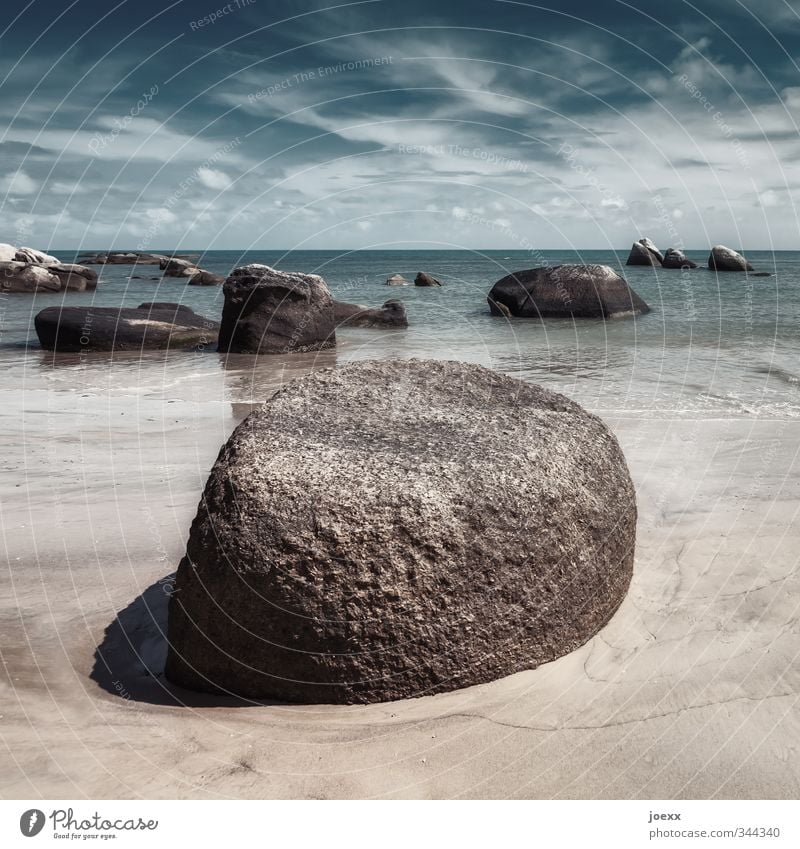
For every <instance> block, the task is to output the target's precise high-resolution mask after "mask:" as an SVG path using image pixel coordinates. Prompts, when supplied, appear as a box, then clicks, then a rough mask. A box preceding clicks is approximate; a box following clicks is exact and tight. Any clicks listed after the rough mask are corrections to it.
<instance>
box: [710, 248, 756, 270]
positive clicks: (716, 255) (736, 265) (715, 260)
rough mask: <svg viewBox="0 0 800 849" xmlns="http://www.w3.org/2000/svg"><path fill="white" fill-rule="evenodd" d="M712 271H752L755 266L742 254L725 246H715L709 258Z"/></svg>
mask: <svg viewBox="0 0 800 849" xmlns="http://www.w3.org/2000/svg"><path fill="white" fill-rule="evenodd" d="M708 267H709V268H710V269H711V270H712V271H752V270H753V266H752V265H750V263H749V262H748V261H747V260H746V259H745V258H744V257H743V256H742V255H741V254H740V253H737V252H736V251H734V250H732V249H731V248H726V247H725V245H715V246H714V247H713V248H711V253H710V255H709V257H708Z"/></svg>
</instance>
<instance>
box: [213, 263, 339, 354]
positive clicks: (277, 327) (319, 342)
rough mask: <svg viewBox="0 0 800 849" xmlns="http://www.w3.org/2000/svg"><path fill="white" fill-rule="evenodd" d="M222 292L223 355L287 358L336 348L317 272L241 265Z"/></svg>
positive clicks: (330, 304)
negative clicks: (301, 272)
mask: <svg viewBox="0 0 800 849" xmlns="http://www.w3.org/2000/svg"><path fill="white" fill-rule="evenodd" d="M223 294H224V296H225V303H224V306H223V308H222V324H221V326H220V331H219V350H220V351H222V352H224V353H239V354H287V353H290V352H293V351H296V352H299V351H318V350H321V349H322V348H331V347H333V346H334V345H335V344H336V334H335V332H334V331H335V328H336V324H335V321H334V316H333V298H331V293H330V291H329V290H328V287H327V285H326V284H325V281H324V280H323V279H322V278H321V277H319V276H318V275H316V274H300V273H297V272H285V271H278V270H276V269H274V268H270V267H269V266H268V265H245V266H242V267H241V268H237V269H235V270H234V271H233V272H232V273H231V275H230V277H228V279H227V280H226V281H225V285H224V287H223Z"/></svg>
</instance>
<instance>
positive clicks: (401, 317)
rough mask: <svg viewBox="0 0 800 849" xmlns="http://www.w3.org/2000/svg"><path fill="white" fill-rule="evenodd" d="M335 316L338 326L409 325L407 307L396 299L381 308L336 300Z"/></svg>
mask: <svg viewBox="0 0 800 849" xmlns="http://www.w3.org/2000/svg"><path fill="white" fill-rule="evenodd" d="M333 317H334V320H335V321H336V326H337V327H341V326H342V325H347V326H348V327H408V318H407V317H406V308H405V307H404V306H403V302H402V301H397V300H394V299H392V300H389V301H386V303H385V304H384V305H383V306H382V307H381V308H380V309H373V308H371V307H365V306H362V305H361V304H347V303H345V302H344V301H334V302H333Z"/></svg>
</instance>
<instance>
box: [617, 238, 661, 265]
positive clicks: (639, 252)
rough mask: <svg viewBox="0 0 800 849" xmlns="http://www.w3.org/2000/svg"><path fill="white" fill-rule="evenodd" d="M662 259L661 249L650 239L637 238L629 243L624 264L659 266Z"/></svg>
mask: <svg viewBox="0 0 800 849" xmlns="http://www.w3.org/2000/svg"><path fill="white" fill-rule="evenodd" d="M663 261H664V256H663V255H662V253H661V251H660V250H659V249H658V248H657V247H656V246H655V245H654V244H653V243H652V242H651V241H650V239H647V238H645V239H639V241H638V242H634V243H633V245H631V252H630V253H629V254H628V261H627V262H626V263H625V265H655V266H660V265H661V263H662V262H663Z"/></svg>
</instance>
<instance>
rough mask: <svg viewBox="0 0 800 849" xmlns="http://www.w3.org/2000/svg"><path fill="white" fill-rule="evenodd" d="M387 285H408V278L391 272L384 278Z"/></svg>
mask: <svg viewBox="0 0 800 849" xmlns="http://www.w3.org/2000/svg"><path fill="white" fill-rule="evenodd" d="M386 285H387V286H408V280H406V278H405V277H403V275H402V274H392V275H391V276H390V277H387V278H386Z"/></svg>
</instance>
